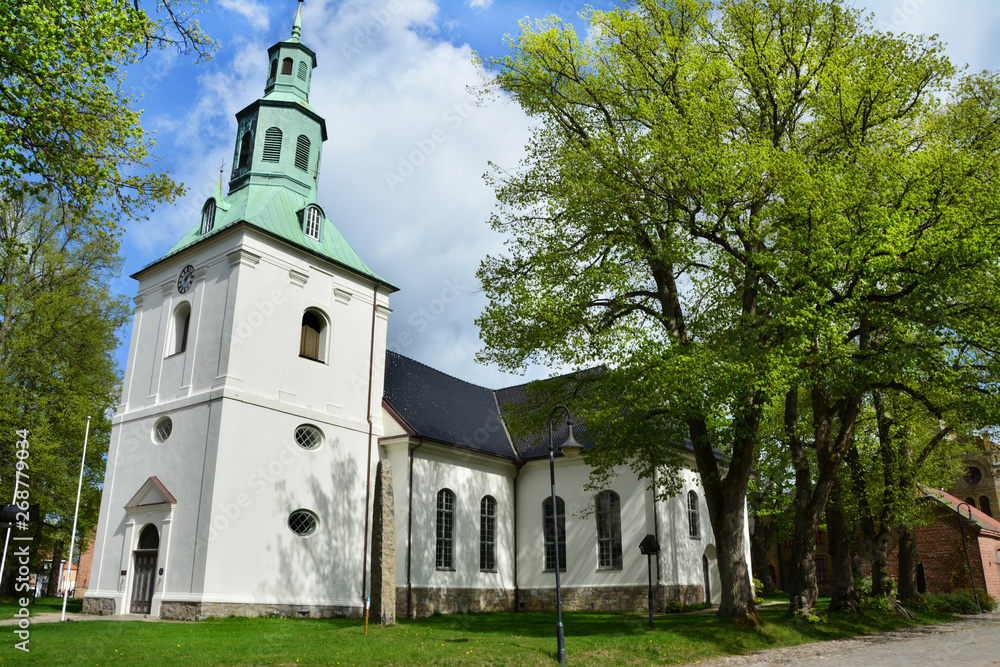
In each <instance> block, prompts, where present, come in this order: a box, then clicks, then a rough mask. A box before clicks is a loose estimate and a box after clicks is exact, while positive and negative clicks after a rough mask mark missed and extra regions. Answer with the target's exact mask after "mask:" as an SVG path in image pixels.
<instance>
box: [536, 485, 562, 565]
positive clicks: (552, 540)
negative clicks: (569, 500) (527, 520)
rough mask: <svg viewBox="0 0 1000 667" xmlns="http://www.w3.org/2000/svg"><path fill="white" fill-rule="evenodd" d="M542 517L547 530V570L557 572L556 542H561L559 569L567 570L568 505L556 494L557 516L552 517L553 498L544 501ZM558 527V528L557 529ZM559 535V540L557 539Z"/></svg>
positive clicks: (545, 530)
mask: <svg viewBox="0 0 1000 667" xmlns="http://www.w3.org/2000/svg"><path fill="white" fill-rule="evenodd" d="M542 517H543V525H544V532H545V571H546V572H555V569H556V555H557V554H556V543H557V541H558V544H559V551H558V557H559V571H560V572H565V571H566V505H565V504H564V503H563V499H562V498H560V497H559V496H556V518H555V520H553V517H552V498H546V499H545V500H544V501H542ZM557 527H558V529H557ZM557 537H558V540H557Z"/></svg>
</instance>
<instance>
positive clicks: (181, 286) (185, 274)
mask: <svg viewBox="0 0 1000 667" xmlns="http://www.w3.org/2000/svg"><path fill="white" fill-rule="evenodd" d="M193 282H194V267H193V266H191V265H190V264H188V265H187V266H185V267H184V268H183V269H181V275H180V276H178V277H177V291H178V292H180V293H181V294H184V293H185V292H187V291H188V290H189V289H191V283H193Z"/></svg>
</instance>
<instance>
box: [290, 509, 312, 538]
mask: <svg viewBox="0 0 1000 667" xmlns="http://www.w3.org/2000/svg"><path fill="white" fill-rule="evenodd" d="M318 525H319V519H317V518H316V515H315V514H313V513H312V512H310V511H309V510H295V511H294V512H292V513H291V514H289V515H288V529H289V530H291V531H292V532H293V533H295V534H296V535H300V536H302V537H305V536H306V535H312V534H313V533H315V532H316V526H318Z"/></svg>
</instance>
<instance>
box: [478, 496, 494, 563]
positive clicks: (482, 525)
mask: <svg viewBox="0 0 1000 667" xmlns="http://www.w3.org/2000/svg"><path fill="white" fill-rule="evenodd" d="M479 569H480V570H483V571H484V572H495V571H496V569H497V501H496V499H495V498H493V496H483V499H482V500H481V501H479Z"/></svg>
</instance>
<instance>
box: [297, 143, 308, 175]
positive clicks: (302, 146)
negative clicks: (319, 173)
mask: <svg viewBox="0 0 1000 667" xmlns="http://www.w3.org/2000/svg"><path fill="white" fill-rule="evenodd" d="M309 145H310V144H309V137H307V136H306V135H304V134H300V135H299V138H298V140H297V141H296V142H295V166H296V167H297V168H298V169H301V170H302V171H309Z"/></svg>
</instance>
